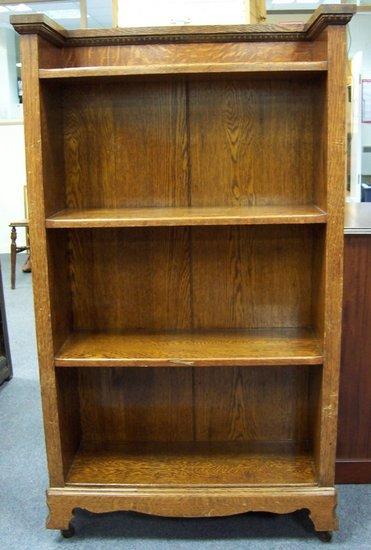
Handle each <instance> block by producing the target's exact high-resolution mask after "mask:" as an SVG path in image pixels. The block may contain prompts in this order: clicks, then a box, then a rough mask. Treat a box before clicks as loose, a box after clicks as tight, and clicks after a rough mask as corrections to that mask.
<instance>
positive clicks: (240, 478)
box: [67, 442, 315, 487]
mask: <svg viewBox="0 0 371 550" xmlns="http://www.w3.org/2000/svg"><path fill="white" fill-rule="evenodd" d="M67 482H68V484H69V485H71V484H78V485H89V484H95V485H97V484H98V485H101V484H103V485H107V484H113V485H139V486H140V485H151V486H161V485H167V486H171V487H173V486H179V485H185V486H189V485H199V486H205V485H210V484H211V485H213V486H218V485H227V486H228V485H244V486H246V485H259V486H264V485H270V486H272V485H273V486H274V485H283V484H284V485H314V484H315V480H314V472H313V463H312V460H311V457H310V455H308V454H305V453H303V452H297V451H295V449H292V448H290V446H288V445H267V446H265V447H264V448H263V449H262V448H261V446H260V447H258V448H253V449H251V448H249V446H248V445H246V444H238V443H234V444H233V443H225V442H224V443H221V444H215V443H214V444H200V443H197V444H195V443H183V444H182V443H176V444H174V443H172V444H167V445H166V444H165V445H164V444H158V443H157V444H156V443H149V444H140V443H136V444H132V445H125V446H122V447H121V448H116V449H107V450H103V451H102V450H99V449H98V450H97V449H93V450H82V451H80V452H79V453H78V454H77V456H76V459H75V461H74V463H73V465H72V468H71V470H70V472H69V475H68V480H67Z"/></svg>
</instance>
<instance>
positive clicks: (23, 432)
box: [0, 255, 371, 550]
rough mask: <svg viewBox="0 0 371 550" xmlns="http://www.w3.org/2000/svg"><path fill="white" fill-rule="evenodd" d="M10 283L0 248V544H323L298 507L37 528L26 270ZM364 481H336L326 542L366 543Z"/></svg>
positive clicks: (34, 395) (112, 518)
mask: <svg viewBox="0 0 371 550" xmlns="http://www.w3.org/2000/svg"><path fill="white" fill-rule="evenodd" d="M23 258H24V257H20V256H19V257H18V270H17V288H16V290H13V291H12V290H10V285H9V279H10V277H9V257H8V256H7V255H1V256H0V260H1V265H2V269H3V278H4V287H5V300H6V307H7V316H8V325H9V333H10V346H11V352H12V359H13V367H14V378H13V379H12V380H11V381H10V382H8V383H5V384H3V386H1V387H0V420H1V422H0V549H1V550H3V549H4V550H5V549H6V550H8V549H9V550H13V549H14V550H23V549H37V550H44V549H54V548H58V549H61V548H71V549H72V548H73V549H75V548H76V549H89V550H91V549H102V550H103V549H108V548H115V549H116V548H125V549H128V550H129V549H130V550H131V549H133V550H137V549H138V550H139V549H148V550H155V549H159V550H160V549H161V550H162V549H164V550H165V549H166V550H168V549H169V550H170V549H172V550H173V549H177V550H180V549H184V550H189V549H191V548H192V549H200V550H209V549H213V550H222V549H223V550H232V549H233V550H238V549H242V548H253V549H260V548H262V549H268V548H269V549H285V550H287V549H291V548H323V543H321V542H319V541H318V540H317V539H316V537H315V536H314V534H313V532H312V527H311V524H310V522H309V520H308V518H307V517H306V514H305V513H304V512H298V513H296V514H292V515H288V516H264V515H263V514H245V515H242V516H235V517H230V518H221V519H219V518H218V519H201V520H193V519H192V520H190V519H188V520H182V519H168V518H155V517H149V516H142V515H139V514H138V515H136V514H127V513H115V514H106V515H102V516H93V515H92V514H88V513H86V512H79V513H78V514H77V515H76V518H75V520H74V523H75V526H76V535H75V537H74V538H72V539H68V540H65V539H62V537H61V535H60V534H59V532H58V531H50V530H47V529H45V528H44V525H45V519H46V516H47V509H46V505H45V498H44V491H45V489H46V487H47V484H48V480H47V473H46V461H45V449H44V441H43V430H42V420H41V404H40V395H39V379H38V371H37V363H36V344H35V329H34V316H33V304H32V291H31V275H29V274H23V273H22V272H21V270H20V267H21V264H22V261H23ZM370 509H371V486H367V485H343V486H340V487H339V507H338V512H339V518H340V531H339V532H337V533H335V534H334V538H333V541H332V546H333V547H334V546H335V547H337V548H352V549H354V550H358V549H363V548H369V549H371V517H370Z"/></svg>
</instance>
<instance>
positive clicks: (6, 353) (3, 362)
mask: <svg viewBox="0 0 371 550" xmlns="http://www.w3.org/2000/svg"><path fill="white" fill-rule="evenodd" d="M11 377H12V362H11V359H10V349H9V338H8V326H7V322H6V314H5V301H4V289H3V278H2V273H1V263H0V384H2V383H3V382H4V381H5V380H9V379H10V378H11Z"/></svg>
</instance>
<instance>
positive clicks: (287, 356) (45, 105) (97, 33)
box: [12, 5, 354, 536]
mask: <svg viewBox="0 0 371 550" xmlns="http://www.w3.org/2000/svg"><path fill="white" fill-rule="evenodd" d="M353 11H354V9H353V7H352V6H348V5H339V6H328V5H324V6H321V7H320V8H319V9H318V10H317V11H316V12H315V14H314V15H313V17H312V18H311V19H310V21H309V22H308V23H307V24H306V25H296V26H295V27H292V26H288V27H285V26H283V25H282V26H281V25H274V26H272V25H258V26H257V25H247V26H237V27H225V28H224V27H215V28H207V27H203V28H197V27H195V28H179V29H177V30H175V29H168V28H163V29H135V30H130V31H129V30H125V29H111V30H90V29H88V30H85V31H66V30H64V29H63V28H61V27H59V26H58V25H57V24H55V23H54V22H52V21H51V20H49V19H48V18H46V17H45V16H40V15H34V14H33V15H30V16H14V17H12V23H13V25H14V27H15V29H16V30H17V31H18V32H19V33H20V34H21V35H22V36H21V56H22V79H23V86H24V110H25V136H26V160H27V174H28V190H29V204H30V238H31V246H32V262H33V287H34V296H35V311H36V325H37V340H38V352H39V365H40V379H41V389H42V401H43V416H44V427H45V439H46V447H47V455H48V468H49V478H50V487H49V489H48V491H47V501H48V506H49V510H50V514H49V518H48V522H47V526H48V527H49V528H51V529H60V530H62V532H63V533H64V534H65V535H66V536H69V535H70V534H72V531H73V525H72V524H71V520H72V519H73V514H74V510H75V509H77V508H82V509H86V510H89V511H91V512H98V513H99V512H111V511H137V512H142V513H148V514H154V515H163V516H174V517H203V516H205V517H209V516H221V515H232V514H237V513H244V512H249V511H268V512H274V513H279V514H282V513H291V512H294V511H296V510H298V509H303V508H305V509H308V510H309V514H310V517H311V519H312V521H313V524H314V528H315V530H316V531H317V532H320V533H322V532H323V531H325V532H327V531H332V530H334V529H336V528H337V518H336V513H335V508H336V491H335V488H334V459H335V447H336V418H337V392H338V371H339V348H340V328H341V327H340V317H341V287H342V276H341V272H342V227H343V185H344V173H345V68H344V67H345V25H346V23H347V22H348V21H349V20H350V18H351V16H352V13H353Z"/></svg>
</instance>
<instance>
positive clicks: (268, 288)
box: [192, 226, 313, 328]
mask: <svg viewBox="0 0 371 550" xmlns="http://www.w3.org/2000/svg"><path fill="white" fill-rule="evenodd" d="M312 240H313V239H312V229H311V228H310V227H295V228H292V227H284V226H277V227H274V228H264V227H257V228H253V227H249V228H245V227H229V228H218V230H217V232H216V231H215V230H212V229H210V230H209V229H206V228H202V229H198V228H194V229H192V266H193V269H192V274H193V283H192V289H193V315H194V327H195V328H228V327H229V328H242V327H249V328H250V327H256V328H258V327H259V328H260V327H298V326H299V327H308V326H311V322H312V320H311V262H312ZM216 281H217V282H218V284H215V282H216Z"/></svg>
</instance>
